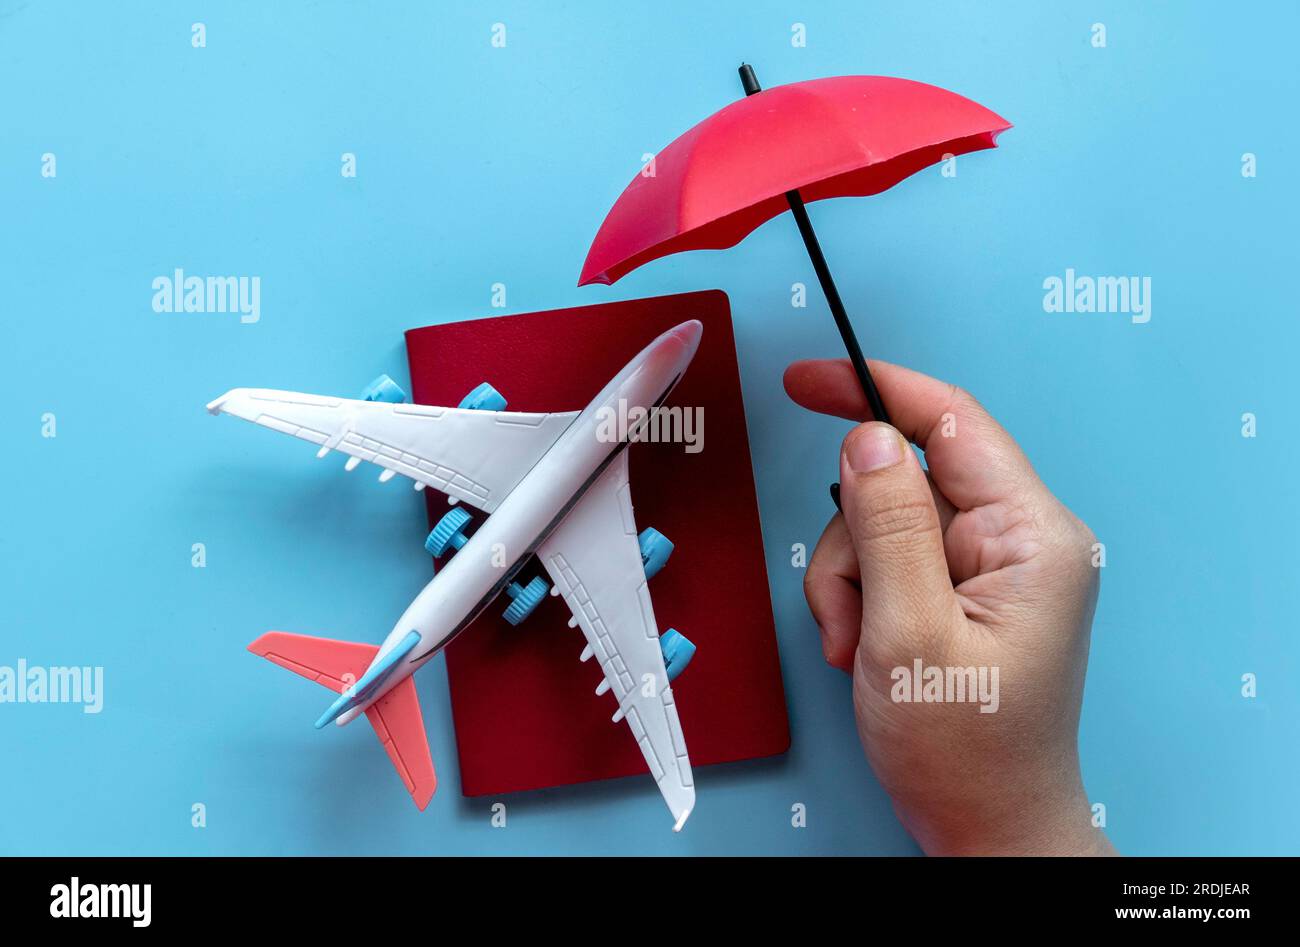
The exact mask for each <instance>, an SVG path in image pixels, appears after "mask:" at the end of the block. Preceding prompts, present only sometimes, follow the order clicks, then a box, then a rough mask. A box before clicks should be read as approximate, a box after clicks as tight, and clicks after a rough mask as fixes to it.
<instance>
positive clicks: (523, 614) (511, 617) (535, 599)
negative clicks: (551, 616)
mask: <svg viewBox="0 0 1300 947" xmlns="http://www.w3.org/2000/svg"><path fill="white" fill-rule="evenodd" d="M550 590H551V586H550V585H549V584H548V583H547V581H546V580H545V579H543V578H542V577H541V576H540V575H539V576H536V577H535V578H534V579H533V580H532V581H531V582H529V583H528V584H527V585H520V584H519V583H518V582H511V583H510V585H509V586H508V587H507V588H506V594H507V595H509V596H510V597H511V598H512V599H514V601H513V602H511V603H510V604H509V605H507V606H506V613H505V617H506V621H508V622H510V624H512V625H517V624H519V623H520V622H521V621H523V620H524V619H525V618H527V617H528V616H529V615H531V614H532V613H533V609H535V608H536V607H537V606H538V605H540V604H541V603H542V599H544V598H546V594H547V593H548V592H550Z"/></svg>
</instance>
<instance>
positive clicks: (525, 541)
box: [207, 320, 702, 831]
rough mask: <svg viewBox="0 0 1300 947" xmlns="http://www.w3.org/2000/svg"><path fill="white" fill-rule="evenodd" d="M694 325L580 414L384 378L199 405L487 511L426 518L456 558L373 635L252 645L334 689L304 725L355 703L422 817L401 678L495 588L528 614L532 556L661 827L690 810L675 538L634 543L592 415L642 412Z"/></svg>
mask: <svg viewBox="0 0 1300 947" xmlns="http://www.w3.org/2000/svg"><path fill="white" fill-rule="evenodd" d="M701 331H702V326H701V325H700V323H699V322H697V321H694V320H693V321H690V322H684V323H682V324H681V325H679V326H676V327H675V328H673V329H670V330H669V331H667V332H665V333H664V334H663V335H661V336H659V338H657V339H655V340H654V341H653V342H651V343H650V344H649V345H648V346H647V347H646V348H645V349H644V350H643V351H642V352H641V353H640V354H639V355H637V356H636V358H634V359H632V361H631V362H629V363H628V364H627V365H626V366H625V367H624V368H623V370H622V371H620V372H619V373H618V374H617V375H615V376H614V378H613V380H612V381H610V382H609V384H607V385H606V386H605V387H604V388H603V389H602V390H601V392H600V394H598V395H596V397H595V398H594V399H593V400H592V402H591V403H590V404H588V405H587V407H585V408H584V409H583V410H582V411H570V412H563V413H555V414H531V413H525V412H517V411H503V410H498V409H499V408H503V407H504V406H505V403H504V399H502V398H501V396H500V395H498V394H497V393H496V392H495V391H494V390H493V389H492V388H491V386H489V385H486V384H484V385H480V386H479V388H477V389H475V391H474V392H471V394H470V395H469V396H467V398H466V399H465V401H462V402H461V407H458V408H439V407H426V406H423V405H413V404H405V403H401V402H402V401H404V399H405V396H404V395H403V394H402V392H401V389H399V388H397V386H396V385H394V384H393V383H392V382H391V381H390V380H389V379H387V378H386V377H381V378H380V379H377V380H376V382H375V383H373V384H372V385H371V386H370V388H369V389H367V393H366V396H367V400H352V399H347V398H324V397H319V396H317V395H307V394H299V393H297V392H292V391H273V390H269V389H262V388H236V389H234V390H232V391H229V392H227V393H226V394H224V395H222V396H221V397H220V398H217V399H216V400H215V401H213V402H212V403H210V404H209V405H208V406H207V407H208V411H209V412H211V413H212V414H222V413H225V414H232V415H234V416H236V417H240V418H244V419H246V420H249V421H255V422H257V423H258V424H261V425H263V426H264V427H269V428H271V429H272V430H275V431H282V432H283V433H285V434H292V435H294V436H295V437H300V438H302V439H304V440H307V441H311V442H312V443H313V444H317V445H319V447H320V450H319V452H318V454H317V456H318V457H324V456H325V455H326V454H328V453H329V452H330V451H331V450H338V451H341V452H343V453H345V454H348V455H349V459H348V461H347V464H346V469H348V470H352V469H354V468H355V467H356V466H357V464H359V463H360V462H361V461H363V460H365V461H369V462H371V463H374V464H377V465H379V466H380V467H383V468H384V470H383V472H382V473H381V474H380V475H379V479H380V480H381V481H386V480H389V479H391V478H392V477H393V476H394V475H395V474H399V473H400V474H403V475H404V476H407V477H410V478H411V479H412V480H413V481H415V489H416V490H421V489H423V488H424V487H426V486H431V487H434V488H435V489H437V490H441V491H443V492H445V493H446V494H448V496H449V498H450V499H451V502H452V503H456V502H457V501H461V502H463V503H466V504H469V505H470V506H473V507H476V508H477V509H479V510H482V511H483V512H485V513H488V514H490V515H489V517H488V518H487V519H486V520H485V521H484V522H483V523H482V524H481V525H480V526H479V527H478V529H477V530H476V531H475V532H474V533H473V535H472V536H469V537H468V538H466V536H465V533H464V527H465V525H466V524H467V523H468V522H469V519H470V516H469V514H468V513H466V512H465V510H464V509H462V508H461V507H459V506H453V508H452V509H451V510H450V511H449V512H448V513H447V515H446V516H444V517H443V518H442V520H441V521H439V523H438V524H437V526H435V527H434V529H433V531H432V532H431V533H430V534H429V539H428V541H427V542H426V548H428V549H429V551H430V552H432V553H433V554H434V555H435V556H440V555H442V554H444V553H445V552H447V551H448V550H449V549H452V548H455V549H456V550H458V551H457V552H456V554H455V556H454V557H453V558H452V559H451V561H450V562H449V563H448V564H447V565H446V566H445V567H443V568H441V569H440V570H439V571H438V572H437V574H436V575H435V576H434V577H433V580H432V581H430V582H429V584H428V585H426V586H425V587H424V589H423V591H421V592H420V594H419V595H417V596H416V597H415V600H414V601H413V602H412V603H411V604H410V606H409V607H408V608H407V609H406V611H405V612H404V613H403V614H402V617H401V618H399V619H398V620H397V624H395V625H394V626H393V630H392V631H391V632H390V633H389V635H388V637H387V638H386V639H385V640H384V643H383V644H382V645H380V646H378V647H375V646H373V645H367V644H357V643H353V642H347V641H334V640H331V639H328V638H315V637H309V636H306V635H292V634H287V633H285V632H278V631H273V632H269V633H267V634H265V635H263V636H262V637H260V638H259V639H257V641H255V642H253V644H251V645H250V646H249V650H250V651H252V652H254V653H255V654H259V655H261V656H263V657H265V658H268V659H269V660H271V661H274V662H275V663H276V664H279V665H281V666H282V667H285V668H288V669H289V670H291V671H294V672H295V673H298V674H301V675H302V676H304V677H307V678H311V679H312V680H314V681H317V682H318V683H320V684H323V685H325V686H326V687H329V688H331V689H333V690H335V691H337V692H338V693H339V697H338V699H337V700H336V701H335V702H334V703H333V704H332V705H331V706H330V708H329V709H328V710H326V711H325V713H324V714H323V715H321V718H320V719H319V720H318V721H317V722H316V726H317V727H323V726H324V725H325V724H327V723H329V722H330V721H335V722H337V723H338V724H339V725H343V724H346V723H348V722H349V721H351V720H353V719H355V718H356V717H357V716H358V715H359V714H362V713H364V714H365V715H366V716H367V717H368V718H369V720H370V723H371V724H372V725H373V726H374V728H375V733H376V735H377V736H378V737H379V740H380V742H381V743H382V744H383V745H384V749H385V750H387V751H388V755H389V757H390V758H391V759H392V761H393V765H394V766H396V768H397V771H398V773H399V774H400V775H401V777H402V780H403V782H405V784H406V788H407V790H408V791H409V792H410V793H411V796H412V797H413V798H414V800H415V804H416V805H417V806H418V807H419V808H420V809H424V807H425V806H427V805H428V803H429V799H430V798H431V797H432V796H433V792H434V789H435V787H436V785H437V779H436V777H435V775H434V769H433V761H432V759H431V758H430V755H429V742H428V738H427V736H426V735H425V731H424V722H423V719H422V718H421V715H420V705H419V700H418V698H417V697H416V692H415V683H414V681H413V680H412V678H411V675H412V674H414V673H415V672H416V671H417V670H418V669H419V668H420V667H421V666H422V665H424V664H425V663H426V662H427V661H429V659H430V658H432V657H433V656H434V654H436V653H437V652H438V651H439V650H440V649H441V648H443V647H444V646H445V645H446V644H447V642H449V641H451V639H452V638H454V637H455V636H456V635H457V634H459V633H460V632H461V631H463V630H464V629H465V628H466V627H467V626H468V625H469V624H470V623H471V622H472V621H473V620H474V619H475V617H476V616H478V614H479V613H480V612H482V611H483V609H485V608H486V607H487V606H488V605H490V604H491V603H492V601H493V600H494V599H496V598H497V596H499V595H500V594H501V593H502V592H505V593H507V595H509V596H510V598H511V599H512V601H511V603H510V605H509V607H508V608H507V609H506V618H507V620H509V621H511V622H512V623H518V622H519V621H522V620H523V619H524V618H526V617H527V616H528V615H529V614H530V613H531V612H532V610H533V609H534V608H535V607H536V606H537V604H538V603H539V602H540V601H542V599H544V598H545V596H546V592H547V584H546V581H545V580H544V579H542V578H541V577H540V576H537V577H536V578H534V579H532V581H530V582H528V583H527V584H526V585H520V583H518V582H516V581H515V578H516V576H517V575H518V573H519V572H520V570H522V569H523V568H524V567H525V566H526V565H527V564H528V562H529V561H530V560H531V559H532V557H533V556H536V557H537V558H538V559H539V560H540V561H541V563H542V565H543V566H544V567H545V569H546V571H547V572H548V573H549V574H550V577H551V580H552V581H553V582H554V583H555V584H554V587H553V588H551V589H550V593H551V594H552V595H563V596H564V600H565V602H566V603H568V606H569V609H570V611H571V612H572V613H573V618H572V619H571V620H570V622H569V624H570V626H573V625H574V624H577V625H578V626H579V627H580V628H581V629H582V633H583V635H585V636H586V639H587V647H586V648H585V650H584V651H583V652H582V660H583V661H586V660H587V659H588V658H590V657H591V656H592V655H595V657H596V658H597V660H598V661H599V662H600V667H601V669H602V670H603V671H604V673H605V679H604V680H603V681H602V682H601V685H600V687H599V688H597V690H596V693H597V694H603V693H604V692H605V691H607V690H612V691H613V692H614V696H615V697H616V698H617V699H618V710H617V712H616V713H615V714H614V721H615V722H617V721H619V720H626V721H627V724H628V726H629V727H630V728H631V730H632V734H633V736H635V738H636V741H637V743H638V744H639V745H640V747H641V752H642V753H643V754H644V755H645V760H646V763H647V765H648V766H649V767H650V772H651V773H652V774H653V775H654V778H655V782H656V783H658V785H659V791H660V792H661V793H663V797H664V801H665V802H667V804H668V808H669V810H670V811H671V812H672V814H673V818H674V819H675V820H676V822H675V824H674V826H673V829H674V831H679V830H680V829H681V827H682V826H683V825H684V824H685V822H686V819H687V817H688V816H689V815H690V814H691V809H692V808H694V806H695V788H694V782H693V780H692V778H691V765H690V757H689V756H688V755H687V752H686V739H685V737H683V736H682V727H681V722H680V721H679V720H678V716H677V707H676V705H675V704H674V703H673V692H672V688H671V687H670V686H669V681H670V680H671V679H672V678H673V677H675V676H676V674H677V673H678V672H680V671H681V669H682V668H683V667H685V665H686V663H687V662H688V661H689V660H690V658H691V656H692V655H693V654H694V651H695V647H694V645H692V644H691V643H690V642H689V641H688V640H687V639H686V638H684V637H683V636H681V635H679V634H678V633H677V632H675V631H673V630H672V629H669V630H668V631H666V632H665V633H664V635H663V637H662V639H661V637H660V635H659V628H658V626H657V625H656V624H655V617H654V608H653V606H652V605H651V602H650V591H649V588H648V585H647V580H648V578H649V577H650V576H651V575H653V574H654V572H655V571H657V570H658V568H659V567H661V566H662V565H663V563H664V562H665V561H666V559H667V556H668V554H669V553H670V552H671V551H672V544H671V543H669V542H668V541H667V540H666V539H664V537H663V536H661V535H660V534H658V533H657V532H655V531H654V530H646V531H644V532H643V533H642V534H640V536H639V537H638V534H637V530H636V525H635V521H634V519H633V517H632V500H631V496H630V494H629V490H628V476H627V445H628V442H629V441H631V440H634V439H635V438H634V437H633V436H632V433H629V435H628V437H627V438H625V439H623V440H620V441H617V442H611V441H610V440H609V439H608V436H607V431H608V426H607V425H606V426H605V427H602V426H601V424H600V419H601V418H602V417H607V416H608V415H607V412H608V411H610V410H620V409H622V410H624V411H626V412H627V416H628V417H637V416H641V417H646V416H648V415H649V412H650V411H652V410H653V409H654V408H656V407H658V406H659V405H660V404H661V403H662V402H663V401H664V399H665V398H666V397H667V396H668V393H669V392H670V391H672V389H673V386H674V385H676V384H677V382H678V380H679V379H680V378H681V377H682V374H683V373H684V372H685V371H686V368H687V366H688V365H689V364H690V362H691V359H692V358H693V357H694V355H695V350H696V349H697V348H698V346H699V341H700V333H701ZM394 402H396V403H394ZM620 402H622V404H620ZM484 407H486V408H487V409H486V410H484ZM636 408H641V409H645V410H644V413H635V412H634V409H636ZM602 409H603V410H602ZM602 432H606V436H605V437H604V439H602ZM503 550H504V558H505V561H506V562H507V563H508V565H507V566H505V567H504V568H503V567H502V566H501V565H500V562H501V561H502V558H501V555H502V551H503Z"/></svg>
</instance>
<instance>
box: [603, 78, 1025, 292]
mask: <svg viewBox="0 0 1300 947" xmlns="http://www.w3.org/2000/svg"><path fill="white" fill-rule="evenodd" d="M1010 127H1011V124H1010V123H1009V122H1007V121H1006V120H1005V119H1003V118H1002V117H1000V116H999V115H997V114H996V113H994V112H991V111H989V110H988V109H986V108H985V107H984V106H982V105H980V104H978V103H976V102H972V101H971V100H970V99H967V98H965V97H963V96H960V95H957V94H956V93H954V92H949V91H947V90H946V89H940V88H939V87H937V86H932V85H927V84H926V83H924V82H913V81H912V80H910V79H896V78H890V77H888V76H837V77H834V78H829V79H811V80H808V81H806V82H795V83H792V84H790V85H783V86H774V87H773V88H771V89H768V90H766V91H762V92H758V93H757V94H752V95H750V96H748V97H747V98H744V99H740V100H737V101H735V102H732V103H731V104H730V105H728V106H726V107H725V108H723V109H722V110H720V111H718V112H716V113H714V114H713V115H711V116H709V117H708V118H706V119H705V120H704V121H702V122H700V123H699V124H698V125H696V126H695V127H694V128H692V129H691V130H690V131H688V132H686V133H685V134H683V135H682V136H681V137H680V138H678V139H676V140H675V141H674V142H673V143H672V144H670V145H668V147H666V148H664V149H663V150H662V151H660V152H659V153H658V154H657V155H656V156H655V158H654V162H653V166H647V168H646V169H643V170H642V171H641V172H640V173H638V174H637V176H636V177H634V178H633V179H632V183H631V184H629V185H628V186H627V188H626V189H625V190H624V191H623V193H622V195H621V196H620V197H619V199H618V200H617V201H616V202H615V204H614V206H613V207H612V208H611V209H610V212H609V214H608V215H607V216H606V217H605V221H604V223H603V224H601V226H600V230H599V232H597V234H596V239H595V240H594V241H593V242H592V245H591V250H590V251H589V252H588V253H587V260H586V263H584V264H583V267H582V275H581V277H580V278H579V280H578V285H579V286H584V285H586V284H588V283H613V282H614V281H616V280H618V279H620V278H622V277H623V276H625V275H626V274H628V273H630V272H631V271H632V270H634V269H636V268H637V267H639V266H641V265H642V264H643V263H648V262H649V261H651V260H657V259H658V258H659V257H663V256H668V255H669V254H672V253H678V252H680V251H682V250H706V249H711V250H721V249H725V248H727V247H731V246H735V245H736V244H737V243H739V242H740V241H741V240H742V239H744V237H745V236H746V235H747V234H749V233H750V231H752V230H753V229H754V228H756V227H757V226H758V225H759V224H761V223H763V222H764V221H767V220H770V219H771V218H773V217H775V216H777V215H778V214H780V213H783V212H784V211H786V210H788V209H790V203H788V199H787V196H786V195H787V194H788V193H789V192H797V194H798V196H799V197H801V198H802V199H803V200H804V201H805V202H807V201H817V200H821V199H822V198H826V197H865V196H868V195H871V194H878V193H880V192H881V191H884V190H886V189H888V188H891V187H893V186H894V185H895V184H897V183H898V182H899V181H901V180H903V179H904V178H906V177H908V176H909V175H911V174H914V173H915V172H917V171H919V170H921V169H922V168H925V167H928V166H929V165H932V164H934V163H936V162H938V161H941V160H943V159H944V157H945V156H946V155H960V154H966V153H968V152H972V151H979V150H982V149H985V148H992V147H994V146H995V144H996V140H997V137H998V135H999V134H1001V133H1002V132H1004V131H1006V130H1007V129H1008V128H1010Z"/></svg>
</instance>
